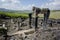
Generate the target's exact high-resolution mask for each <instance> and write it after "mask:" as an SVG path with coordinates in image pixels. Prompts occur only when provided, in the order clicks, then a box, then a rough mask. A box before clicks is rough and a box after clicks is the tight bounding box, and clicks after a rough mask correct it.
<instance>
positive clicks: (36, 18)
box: [35, 13, 38, 30]
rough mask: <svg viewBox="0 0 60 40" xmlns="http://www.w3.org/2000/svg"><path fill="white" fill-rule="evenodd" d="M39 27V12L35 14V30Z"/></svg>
mask: <svg viewBox="0 0 60 40" xmlns="http://www.w3.org/2000/svg"><path fill="white" fill-rule="evenodd" d="M37 28H38V13H36V16H35V30H36V29H37Z"/></svg>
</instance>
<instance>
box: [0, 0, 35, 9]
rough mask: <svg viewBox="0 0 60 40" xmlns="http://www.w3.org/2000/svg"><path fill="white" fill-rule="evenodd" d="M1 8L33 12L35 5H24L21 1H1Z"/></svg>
mask: <svg viewBox="0 0 60 40" xmlns="http://www.w3.org/2000/svg"><path fill="white" fill-rule="evenodd" d="M0 2H1V4H0V8H6V9H12V10H31V8H32V6H35V4H29V5H27V6H26V5H23V4H21V1H20V0H0Z"/></svg>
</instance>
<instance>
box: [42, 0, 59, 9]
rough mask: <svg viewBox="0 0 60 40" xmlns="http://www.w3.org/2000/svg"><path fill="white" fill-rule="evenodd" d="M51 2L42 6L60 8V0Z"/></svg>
mask: <svg viewBox="0 0 60 40" xmlns="http://www.w3.org/2000/svg"><path fill="white" fill-rule="evenodd" d="M50 1H51V2H50V3H45V4H43V5H41V8H50V9H52V10H53V9H56V10H57V9H60V0H53V1H52V0H50Z"/></svg>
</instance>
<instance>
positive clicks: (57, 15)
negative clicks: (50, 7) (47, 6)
mask: <svg viewBox="0 0 60 40" xmlns="http://www.w3.org/2000/svg"><path fill="white" fill-rule="evenodd" d="M28 14H29V13H24V12H23V13H19V12H2V11H0V15H5V16H8V17H13V18H14V17H15V18H16V17H24V18H28V17H29V16H28ZM39 17H43V14H39ZM49 18H54V19H60V11H55V10H54V11H51V12H50V17H49Z"/></svg>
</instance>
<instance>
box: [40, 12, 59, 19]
mask: <svg viewBox="0 0 60 40" xmlns="http://www.w3.org/2000/svg"><path fill="white" fill-rule="evenodd" d="M39 17H44V16H43V14H39ZM49 18H54V19H60V11H56V12H54V11H51V12H50V16H49Z"/></svg>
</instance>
